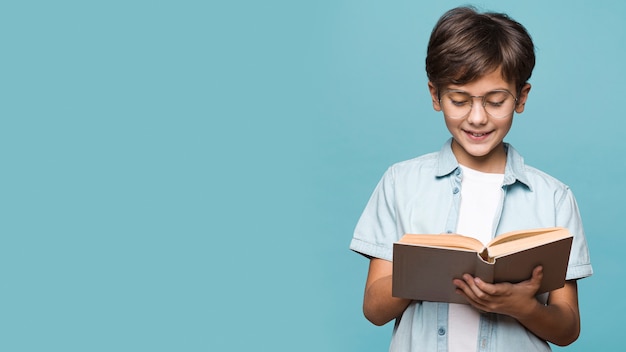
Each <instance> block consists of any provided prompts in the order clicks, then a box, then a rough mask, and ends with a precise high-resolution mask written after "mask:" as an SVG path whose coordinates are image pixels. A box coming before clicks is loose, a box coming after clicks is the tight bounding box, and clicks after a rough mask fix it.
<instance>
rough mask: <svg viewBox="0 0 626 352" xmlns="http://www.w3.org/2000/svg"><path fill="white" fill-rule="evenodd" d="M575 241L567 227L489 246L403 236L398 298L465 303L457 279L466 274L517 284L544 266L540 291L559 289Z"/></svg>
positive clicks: (396, 274) (505, 237)
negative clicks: (536, 268)
mask: <svg viewBox="0 0 626 352" xmlns="http://www.w3.org/2000/svg"><path fill="white" fill-rule="evenodd" d="M572 240H573V237H572V235H571V234H570V233H569V231H567V229H565V228H561V227H552V228H544V229H532V230H522V231H513V232H508V233H505V234H502V235H500V236H498V237H496V238H495V239H493V240H492V241H491V242H489V243H488V244H487V245H486V246H483V244H482V243H481V242H480V241H478V240H476V239H474V238H472V237H467V236H462V235H448V234H441V235H411V234H407V235H404V236H403V237H402V238H401V239H400V241H398V242H396V243H394V245H393V284H392V293H393V296H395V297H403V298H410V299H414V300H422V301H433V302H451V303H467V301H466V300H465V298H464V297H463V296H461V295H458V294H457V293H455V289H456V286H454V284H453V283H452V279H453V278H461V276H462V275H463V274H465V273H468V274H470V275H473V276H477V277H480V278H481V279H482V280H483V281H485V282H488V283H499V282H511V283H517V282H521V281H524V280H528V279H530V277H531V276H532V271H533V269H534V268H535V267H536V266H538V265H541V266H543V280H542V282H541V286H540V287H539V291H538V292H537V293H538V294H539V293H544V292H548V291H552V290H555V289H557V288H561V287H563V286H564V285H565V274H566V272H567V263H568V261H569V254H570V249H571V246H572Z"/></svg>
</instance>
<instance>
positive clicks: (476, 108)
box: [467, 100, 489, 125]
mask: <svg viewBox="0 0 626 352" xmlns="http://www.w3.org/2000/svg"><path fill="white" fill-rule="evenodd" d="M488 120H489V116H487V111H486V110H485V107H484V106H483V104H481V102H479V101H476V100H475V101H474V103H473V104H472V107H471V109H470V112H469V115H468V116H467V121H468V122H469V123H471V124H473V125H482V124H485V123H487V121H488Z"/></svg>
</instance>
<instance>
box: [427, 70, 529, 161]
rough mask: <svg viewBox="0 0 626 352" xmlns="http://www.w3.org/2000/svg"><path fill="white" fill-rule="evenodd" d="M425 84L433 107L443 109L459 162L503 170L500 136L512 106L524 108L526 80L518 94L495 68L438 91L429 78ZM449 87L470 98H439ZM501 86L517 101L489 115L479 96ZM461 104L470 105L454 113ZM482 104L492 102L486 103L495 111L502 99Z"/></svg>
mask: <svg viewBox="0 0 626 352" xmlns="http://www.w3.org/2000/svg"><path fill="white" fill-rule="evenodd" d="M428 87H429V90H430V94H431V97H432V100H433V107H434V108H435V110H436V111H442V110H443V114H444V119H445V121H446V127H447V128H448V130H449V131H450V133H451V134H452V137H453V142H452V151H453V152H454V155H455V156H456V158H457V160H458V162H459V163H460V164H462V165H464V166H467V167H469V168H472V169H475V170H479V171H483V172H491V173H503V172H504V166H505V164H506V151H505V150H504V145H503V140H504V137H505V136H506V135H507V133H508V132H509V130H510V129H511V125H512V124H513V109H514V111H515V112H517V113H522V112H523V111H524V104H525V103H526V99H527V98H528V92H529V91H530V85H529V84H526V85H525V86H524V87H523V88H522V90H521V92H520V93H519V96H517V94H518V92H516V90H515V84H514V83H512V82H507V81H505V80H504V79H503V78H502V75H501V74H500V70H499V69H498V70H495V71H493V72H492V73H490V74H487V75H485V76H482V77H480V78H478V79H476V80H474V81H472V82H470V83H467V84H464V85H454V84H452V85H448V86H446V87H442V89H441V91H437V88H436V87H435V86H434V85H433V84H432V83H430V82H429V83H428ZM451 89H453V90H455V91H461V93H460V94H459V96H465V97H467V95H464V94H463V92H465V93H467V94H468V95H469V96H473V98H471V97H469V98H468V99H469V100H471V101H469V100H467V99H459V98H456V97H455V98H453V99H452V100H451V99H448V100H446V101H444V99H446V98H445V97H444V96H441V99H442V100H441V101H440V100H439V98H440V96H439V95H440V94H441V93H443V92H446V91H449V90H451ZM501 90H505V91H508V92H510V93H511V95H509V97H510V99H513V100H514V99H515V97H516V96H517V103H516V104H512V105H510V106H511V107H510V109H511V110H507V113H505V114H500V115H499V116H498V117H494V116H492V115H489V114H488V113H487V111H486V109H485V107H483V98H482V97H483V96H485V95H487V94H488V93H490V92H494V91H501ZM505 95H508V94H505ZM489 96H490V97H491V96H499V94H495V93H494V94H490V95H489ZM463 104H465V106H466V108H467V109H469V112H468V113H467V114H466V115H454V112H456V110H457V107H458V106H462V105H463ZM485 104H490V105H491V106H488V107H487V108H488V109H489V110H491V111H497V109H498V108H499V106H501V105H502V100H501V98H498V99H497V100H495V99H492V98H487V101H485ZM470 106H471V109H470ZM452 110H455V111H452ZM508 111H510V113H508Z"/></svg>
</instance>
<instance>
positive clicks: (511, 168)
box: [437, 138, 532, 191]
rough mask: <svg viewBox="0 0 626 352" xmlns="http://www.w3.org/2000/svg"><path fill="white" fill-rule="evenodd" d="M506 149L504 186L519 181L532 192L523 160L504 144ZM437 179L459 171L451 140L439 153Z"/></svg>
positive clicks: (513, 149)
mask: <svg viewBox="0 0 626 352" xmlns="http://www.w3.org/2000/svg"><path fill="white" fill-rule="evenodd" d="M504 148H505V149H506V151H507V153H506V166H505V168H504V184H505V185H512V184H514V183H515V182H517V181H519V182H520V183H523V184H524V185H526V187H528V189H529V190H531V191H532V186H531V184H530V182H529V181H528V177H527V176H526V171H525V169H526V167H525V164H524V158H522V156H521V155H520V154H519V153H518V152H517V151H516V150H515V148H513V147H512V146H511V145H510V144H508V143H504ZM437 164H438V166H437V177H443V176H447V175H449V174H451V173H452V172H454V171H456V170H457V169H459V163H458V161H457V160H456V157H455V156H454V153H453V152H452V138H450V139H448V140H447V141H446V143H445V144H444V145H443V147H442V148H441V151H440V152H439V157H438V160H437Z"/></svg>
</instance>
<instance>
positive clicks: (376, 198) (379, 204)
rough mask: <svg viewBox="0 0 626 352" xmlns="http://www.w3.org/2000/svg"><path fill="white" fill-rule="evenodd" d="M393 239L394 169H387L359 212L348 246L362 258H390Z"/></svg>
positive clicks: (394, 227) (394, 215)
mask: <svg viewBox="0 0 626 352" xmlns="http://www.w3.org/2000/svg"><path fill="white" fill-rule="evenodd" d="M397 239H398V234H397V226H396V204H395V182H394V172H393V168H389V169H388V170H387V172H385V174H384V175H383V177H382V179H381V180H380V181H379V182H378V185H377V186H376V188H375V189H374V193H373V194H372V196H371V197H370V199H369V201H368V202H367V205H366V206H365V210H364V211H363V213H362V214H361V217H360V219H359V221H358V223H357V225H356V228H355V230H354V236H353V238H352V241H351V242H350V249H351V250H353V251H355V252H357V253H360V254H363V255H364V256H366V257H370V258H371V257H375V258H381V259H385V260H389V261H391V260H392V258H393V243H394V242H395V241H397Z"/></svg>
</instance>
